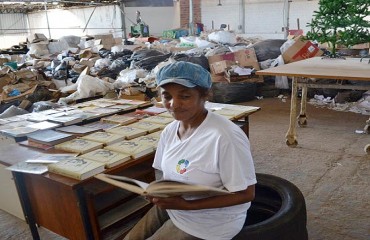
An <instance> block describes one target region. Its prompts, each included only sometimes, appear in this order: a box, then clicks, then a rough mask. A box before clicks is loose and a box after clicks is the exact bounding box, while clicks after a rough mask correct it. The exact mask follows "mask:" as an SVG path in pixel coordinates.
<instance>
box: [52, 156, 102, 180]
mask: <svg viewBox="0 0 370 240" xmlns="http://www.w3.org/2000/svg"><path fill="white" fill-rule="evenodd" d="M48 171H49V172H52V173H56V174H60V175H63V176H66V177H70V178H74V179H77V180H84V179H87V178H89V177H92V176H94V175H95V174H98V173H101V172H103V171H104V163H99V162H96V161H92V160H87V159H83V158H79V157H74V158H71V159H68V160H62V161H60V162H57V163H52V164H49V165H48Z"/></svg>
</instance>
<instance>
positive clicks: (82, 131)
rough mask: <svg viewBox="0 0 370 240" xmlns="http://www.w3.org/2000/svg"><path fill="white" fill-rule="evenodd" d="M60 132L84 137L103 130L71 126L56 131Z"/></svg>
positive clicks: (84, 126)
mask: <svg viewBox="0 0 370 240" xmlns="http://www.w3.org/2000/svg"><path fill="white" fill-rule="evenodd" d="M55 130H56V131H58V132H64V133H68V134H73V135H75V136H84V135H87V134H90V133H93V132H97V131H100V130H101V128H98V127H93V126H86V125H83V126H78V125H70V126H66V127H59V128H56V129H55Z"/></svg>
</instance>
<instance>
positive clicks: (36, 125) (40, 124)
mask: <svg viewBox="0 0 370 240" xmlns="http://www.w3.org/2000/svg"><path fill="white" fill-rule="evenodd" d="M60 126H61V124H60V123H52V122H49V121H42V122H38V123H33V124H30V125H28V127H31V128H36V129H38V130H46V129H53V128H57V127H60Z"/></svg>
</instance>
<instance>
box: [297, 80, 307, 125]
mask: <svg viewBox="0 0 370 240" xmlns="http://www.w3.org/2000/svg"><path fill="white" fill-rule="evenodd" d="M306 106H307V85H306V84H303V85H302V99H301V112H300V113H299V116H298V126H300V127H305V126H307V116H306Z"/></svg>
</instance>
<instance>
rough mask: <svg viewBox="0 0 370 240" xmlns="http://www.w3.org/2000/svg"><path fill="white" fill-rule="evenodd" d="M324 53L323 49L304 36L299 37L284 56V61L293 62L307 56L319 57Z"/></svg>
mask: <svg viewBox="0 0 370 240" xmlns="http://www.w3.org/2000/svg"><path fill="white" fill-rule="evenodd" d="M322 54H323V51H321V50H320V48H319V47H318V46H316V45H314V44H313V43H312V42H311V41H307V40H304V39H303V37H298V38H297V39H296V40H295V42H294V43H293V45H292V46H290V47H289V48H288V49H287V50H286V51H285V52H284V53H283V54H282V56H283V59H284V63H291V62H296V61H300V60H303V59H307V58H312V57H318V56H321V55H322Z"/></svg>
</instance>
